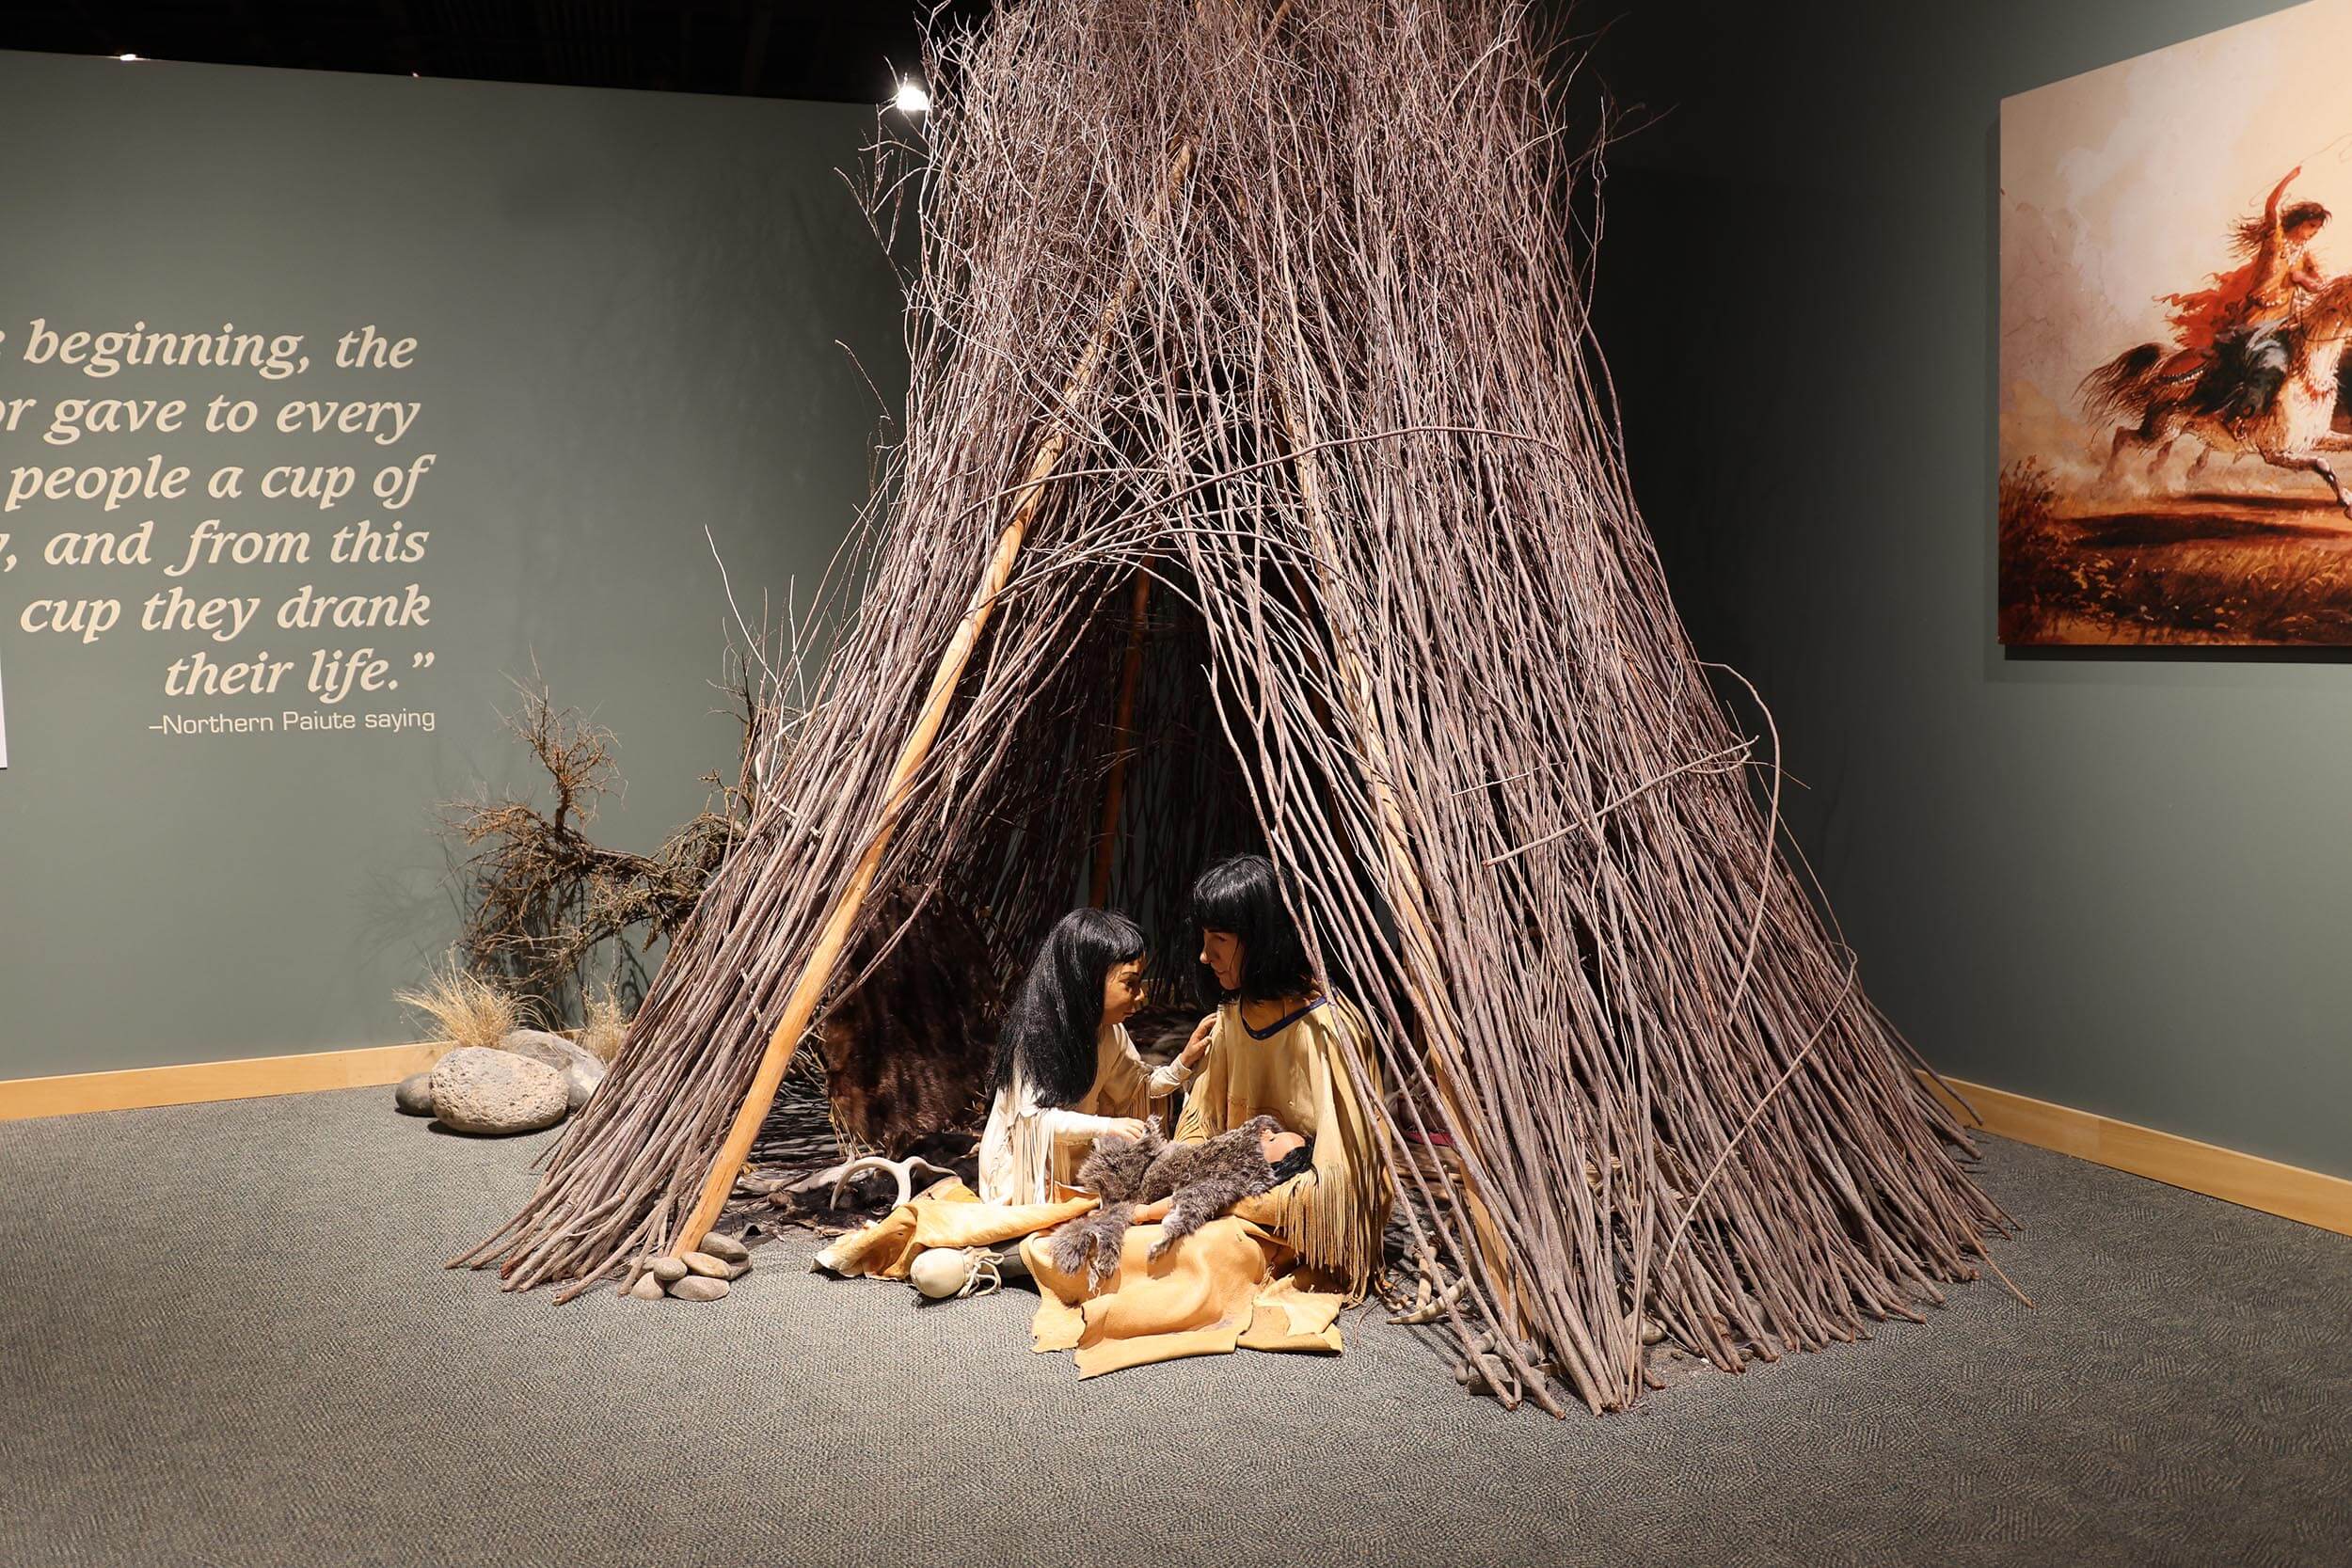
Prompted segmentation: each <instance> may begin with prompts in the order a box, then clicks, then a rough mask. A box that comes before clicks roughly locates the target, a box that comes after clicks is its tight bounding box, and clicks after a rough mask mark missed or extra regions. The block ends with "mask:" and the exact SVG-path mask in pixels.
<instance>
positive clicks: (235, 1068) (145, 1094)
mask: <svg viewBox="0 0 2352 1568" xmlns="http://www.w3.org/2000/svg"><path fill="white" fill-rule="evenodd" d="M446 1049H447V1044H446V1042H443V1041H434V1040H426V1041H421V1042H420V1043H418V1044H415V1045H373V1046H365V1047H362V1048H360V1049H358V1050H356V1051H313V1052H310V1053H305V1054H302V1055H298V1056H248V1057H245V1058H242V1059H240V1060H237V1061H232V1062H185V1063H182V1064H180V1065H177V1066H174V1067H140V1068H126V1069H122V1070H120V1071H117V1072H69V1073H64V1074H61V1075H60V1076H57V1077H55V1078H10V1079H0V1121H22V1120H24V1118H26V1117H65V1116H75V1115H78V1114H80V1113H81V1112H84V1111H135V1110H140V1109H143V1108H145V1107H147V1106H151V1105H193V1104H197V1103H199V1102H200V1101H209V1100H253V1099H258V1098H260V1097H261V1096H263V1095H273V1094H308V1093H310V1092H311V1091H312V1090H314V1089H358V1088H369V1087H372V1086H373V1085H379V1084H397V1083H399V1082H400V1081H401V1080H402V1079H404V1078H405V1077H407V1076H408V1075H409V1074H410V1073H412V1072H421V1071H423V1070H424V1069H426V1068H428V1067H431V1066H432V1065H433V1063H434V1061H435V1060H436V1059H437V1057H438V1056H439V1055H440V1053H442V1052H443V1051H444V1050H446Z"/></svg>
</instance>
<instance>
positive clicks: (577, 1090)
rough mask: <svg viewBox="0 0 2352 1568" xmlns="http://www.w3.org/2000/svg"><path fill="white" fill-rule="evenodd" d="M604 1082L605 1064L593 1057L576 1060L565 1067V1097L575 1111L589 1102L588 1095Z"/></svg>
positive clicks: (593, 1092)
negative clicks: (582, 1060) (580, 1060)
mask: <svg viewBox="0 0 2352 1568" xmlns="http://www.w3.org/2000/svg"><path fill="white" fill-rule="evenodd" d="M603 1082H604V1064H603V1063H602V1062H599V1061H597V1060H596V1059H595V1058H594V1057H591V1058H590V1059H589V1060H587V1061H584V1062H574V1063H573V1064H572V1065H571V1066H569V1067H567V1068H565V1069H564V1100H565V1101H567V1102H568V1103H569V1104H570V1106H571V1108H572V1109H573V1110H575V1111H577V1110H579V1109H580V1107H581V1106H582V1105H585V1104H587V1103H588V1097H589V1096H590V1095H593V1094H595V1093H596V1085H599V1084H601V1083H603Z"/></svg>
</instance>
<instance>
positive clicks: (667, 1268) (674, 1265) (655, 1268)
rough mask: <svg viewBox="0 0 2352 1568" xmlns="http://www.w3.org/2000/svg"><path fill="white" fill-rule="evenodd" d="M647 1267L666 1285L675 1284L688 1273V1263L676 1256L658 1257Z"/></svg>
mask: <svg viewBox="0 0 2352 1568" xmlns="http://www.w3.org/2000/svg"><path fill="white" fill-rule="evenodd" d="M645 1267H646V1268H647V1269H648V1270H650V1271H651V1272H652V1274H653V1276H654V1277H655V1278H656V1279H659V1280H660V1281H661V1283H662V1284H664V1285H675V1284H676V1283H677V1282H678V1281H679V1280H681V1279H684V1278H685V1277H686V1274H687V1269H686V1265H685V1264H684V1263H682V1262H680V1261H679V1260H678V1259H675V1258H657V1259H654V1260H653V1261H652V1262H650V1263H648V1264H646V1265H645Z"/></svg>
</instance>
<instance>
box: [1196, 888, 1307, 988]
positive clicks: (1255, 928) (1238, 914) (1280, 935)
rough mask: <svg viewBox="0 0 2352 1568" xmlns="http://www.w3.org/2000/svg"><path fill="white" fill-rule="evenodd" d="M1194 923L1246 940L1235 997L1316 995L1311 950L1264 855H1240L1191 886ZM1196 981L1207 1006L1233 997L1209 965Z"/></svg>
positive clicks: (1201, 967) (1202, 968) (1201, 966)
mask: <svg viewBox="0 0 2352 1568" xmlns="http://www.w3.org/2000/svg"><path fill="white" fill-rule="evenodd" d="M1192 920H1193V924H1194V925H1196V926H1198V927H1200V928H1201V929H1202V930H1204V931H1231V932H1232V933H1233V935H1234V936H1236V937H1238V938H1240V939H1241V989H1240V990H1239V991H1238V992H1234V993H1231V994H1236V995H1238V996H1239V997H1240V998H1241V999H1242V1000H1243V1001H1245V1002H1263V1001H1267V1000H1270V999H1271V998H1274V997H1278V996H1303V995H1305V994H1307V993H1308V992H1310V991H1311V990H1314V989H1315V968H1314V965H1313V964H1312V963H1311V962H1310V961H1309V959H1308V958H1307V945H1306V943H1305V942H1302V941H1300V940H1299V935H1298V927H1297V926H1296V924H1295V923H1294V922H1293V921H1292V919H1291V915H1290V911H1289V910H1288V909H1286V908H1284V907H1283V904H1282V882H1281V874H1280V873H1279V872H1278V871H1276V870H1275V869H1274V863H1273V862H1272V861H1270V860H1267V859H1266V858H1265V857H1264V856H1263V855H1235V856H1234V857H1233V858H1232V859H1231V860H1224V861H1219V862H1217V863H1216V864H1215V865H1212V866H1211V867H1209V868H1208V869H1207V870H1206V871H1203V872H1202V873H1200V879H1199V880H1198V881H1196V882H1194V883H1193V884H1192ZM1195 979H1196V980H1197V982H1198V984H1199V987H1200V1000H1201V1003H1202V1005H1203V1006H1217V1005H1218V1004H1219V1003H1221V1002H1223V1001H1225V1000H1226V998H1227V996H1228V994H1229V993H1228V992H1227V991H1225V990H1224V989H1223V988H1222V987H1220V986H1219V985H1218V984H1217V983H1216V974H1213V973H1212V972H1211V971H1210V969H1209V966H1208V965H1206V964H1199V965H1196V966H1195Z"/></svg>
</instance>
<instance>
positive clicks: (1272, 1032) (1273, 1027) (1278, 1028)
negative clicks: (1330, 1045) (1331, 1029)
mask: <svg viewBox="0 0 2352 1568" xmlns="http://www.w3.org/2000/svg"><path fill="white" fill-rule="evenodd" d="M1330 1000H1331V999H1330V998H1329V997H1327V996H1318V997H1316V998H1315V999H1314V1000H1313V1001H1312V1002H1310V1003H1308V1004H1307V1005H1306V1006H1303V1007H1301V1008H1299V1009H1298V1011H1296V1012H1295V1013H1287V1014H1284V1015H1283V1016H1282V1017H1280V1018H1279V1019H1276V1020H1275V1021H1274V1022H1272V1023H1269V1024H1267V1025H1266V1026H1265V1027H1264V1028H1263V1029H1252V1028H1250V1026H1249V1020H1248V1017H1247V1016H1245V1015H1244V1014H1243V1012H1242V1010H1241V1004H1240V1003H1238V1002H1236V1003H1234V1004H1233V1016H1234V1017H1235V1018H1237V1019H1240V1020H1241V1026H1242V1028H1243V1030H1245V1031H1246V1032H1247V1033H1248V1036H1249V1037H1250V1038H1251V1039H1253V1040H1270V1039H1272V1038H1273V1037H1275V1036H1277V1035H1279V1034H1280V1033H1281V1032H1282V1031H1283V1030H1285V1029H1287V1028H1289V1027H1290V1026H1291V1025H1292V1024H1294V1023H1296V1022H1298V1021H1299V1020H1300V1019H1302V1018H1305V1017H1306V1016H1307V1015H1308V1014H1309V1013H1311V1012H1313V1011H1314V1010H1315V1009H1316V1008H1317V1007H1320V1006H1323V1005H1324V1004H1325V1003H1326V1002H1328V1001H1330Z"/></svg>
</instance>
